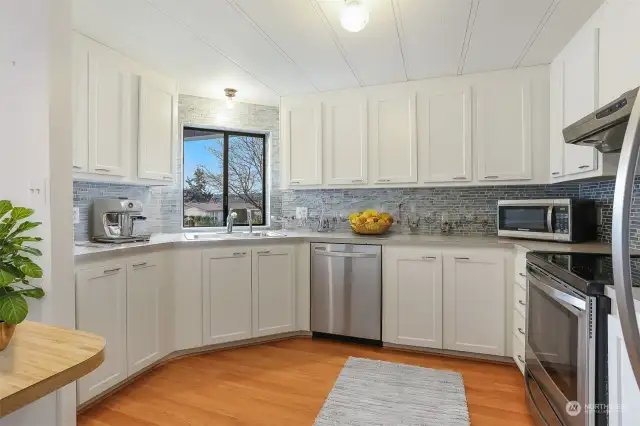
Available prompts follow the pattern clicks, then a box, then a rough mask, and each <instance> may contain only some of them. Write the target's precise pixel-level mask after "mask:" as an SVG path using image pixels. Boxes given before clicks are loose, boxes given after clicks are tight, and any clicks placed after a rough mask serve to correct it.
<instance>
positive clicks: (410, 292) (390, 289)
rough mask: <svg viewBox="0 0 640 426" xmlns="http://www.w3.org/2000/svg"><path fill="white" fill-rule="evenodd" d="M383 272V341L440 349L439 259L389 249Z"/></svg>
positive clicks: (419, 252) (423, 253)
mask: <svg viewBox="0 0 640 426" xmlns="http://www.w3.org/2000/svg"><path fill="white" fill-rule="evenodd" d="M383 271H384V280H383V282H384V287H383V288H384V290H383V291H384V297H383V303H384V307H383V310H382V311H383V331H384V335H383V340H384V341H385V342H391V343H396V344H402V345H412V346H421V347H427V348H437V349H442V255H441V254H440V253H438V252H431V251H425V250H418V249H404V248H391V249H389V250H387V251H385V255H384V267H383Z"/></svg>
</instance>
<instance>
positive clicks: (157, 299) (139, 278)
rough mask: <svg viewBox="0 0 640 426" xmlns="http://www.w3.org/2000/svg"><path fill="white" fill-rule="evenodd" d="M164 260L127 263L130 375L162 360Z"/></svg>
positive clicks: (141, 259) (156, 256)
mask: <svg viewBox="0 0 640 426" xmlns="http://www.w3.org/2000/svg"><path fill="white" fill-rule="evenodd" d="M164 277H165V274H164V272H163V264H162V257H161V256H160V255H159V254H152V255H149V256H141V257H137V258H135V259H133V260H131V261H130V262H129V263H128V264H127V360H128V363H127V365H128V373H129V375H131V374H135V373H137V372H138V371H140V370H142V369H143V368H145V367H148V366H149V365H151V364H153V363H154V362H156V361H157V360H159V359H160V358H162V356H163V353H162V346H163V345H162V344H163V341H162V336H161V333H163V332H164V331H165V329H164V327H162V322H161V311H162V301H161V298H162V294H164V293H165V288H164V285H163V283H164Z"/></svg>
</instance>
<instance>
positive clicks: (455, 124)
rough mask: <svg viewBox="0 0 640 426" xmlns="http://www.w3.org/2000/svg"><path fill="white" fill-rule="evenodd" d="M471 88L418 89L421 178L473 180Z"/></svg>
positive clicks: (424, 181) (441, 180)
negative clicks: (420, 91) (443, 90)
mask: <svg viewBox="0 0 640 426" xmlns="http://www.w3.org/2000/svg"><path fill="white" fill-rule="evenodd" d="M471 123H472V121H471V88H470V87H466V88H460V89H459V90H451V91H448V92H438V93H418V156H419V171H420V181H421V182H423V183H431V182H469V181H471V180H473V173H472V165H471V164H472V159H471V158H472V157H471V142H472V129H471Z"/></svg>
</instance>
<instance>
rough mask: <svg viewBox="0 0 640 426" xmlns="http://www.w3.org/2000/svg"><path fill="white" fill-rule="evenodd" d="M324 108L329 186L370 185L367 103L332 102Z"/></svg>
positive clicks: (358, 100) (326, 165)
mask: <svg viewBox="0 0 640 426" xmlns="http://www.w3.org/2000/svg"><path fill="white" fill-rule="evenodd" d="M323 107H324V117H325V122H326V127H325V131H324V132H323V134H324V140H325V144H326V154H327V158H326V161H327V163H326V164H325V167H326V168H327V170H326V176H327V183H328V184H329V185H361V184H365V183H367V161H368V160H367V102H366V101H365V100H360V99H356V100H355V101H328V102H324V103H323Z"/></svg>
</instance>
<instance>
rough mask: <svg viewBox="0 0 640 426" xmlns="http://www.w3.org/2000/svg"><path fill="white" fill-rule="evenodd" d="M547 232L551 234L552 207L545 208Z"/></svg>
mask: <svg viewBox="0 0 640 426" xmlns="http://www.w3.org/2000/svg"><path fill="white" fill-rule="evenodd" d="M547 232H550V233H552V234H553V205H550V206H549V208H547Z"/></svg>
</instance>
